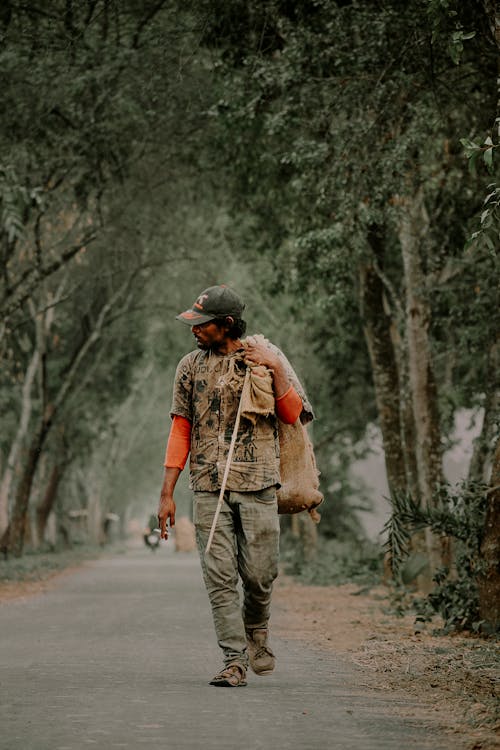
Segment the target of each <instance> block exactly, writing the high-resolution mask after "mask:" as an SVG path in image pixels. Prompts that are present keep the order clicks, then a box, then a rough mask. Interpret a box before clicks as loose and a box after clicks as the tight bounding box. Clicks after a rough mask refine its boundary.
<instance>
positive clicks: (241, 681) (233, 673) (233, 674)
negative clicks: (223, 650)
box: [210, 664, 247, 687]
mask: <svg viewBox="0 0 500 750" xmlns="http://www.w3.org/2000/svg"><path fill="white" fill-rule="evenodd" d="M246 673H247V671H246V669H245V667H244V666H243V665H242V664H228V665H227V667H225V669H223V670H222V672H219V674H216V675H215V677H214V678H213V680H210V685H216V686H217V687H244V686H245V685H246V684H247V681H246V679H245V677H246Z"/></svg>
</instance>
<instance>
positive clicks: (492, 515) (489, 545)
mask: <svg viewBox="0 0 500 750" xmlns="http://www.w3.org/2000/svg"><path fill="white" fill-rule="evenodd" d="M490 484H491V489H490V490H489V492H488V505H487V509H486V519H485V523H484V533H483V541H482V543H481V561H482V563H483V565H484V572H483V573H482V575H481V577H480V579H479V614H480V616H481V619H482V620H484V622H485V625H486V627H485V629H486V630H487V631H489V632H496V631H498V630H499V629H500V439H499V440H498V441H497V445H496V449H495V454H494V456H493V467H492V471H491V481H490Z"/></svg>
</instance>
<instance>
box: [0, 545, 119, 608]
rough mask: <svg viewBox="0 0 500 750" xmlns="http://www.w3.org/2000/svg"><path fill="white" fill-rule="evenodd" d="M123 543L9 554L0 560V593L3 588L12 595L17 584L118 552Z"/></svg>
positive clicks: (41, 579)
mask: <svg viewBox="0 0 500 750" xmlns="http://www.w3.org/2000/svg"><path fill="white" fill-rule="evenodd" d="M122 546H123V545H121V544H120V543H115V544H113V545H111V546H106V547H99V546H91V545H79V546H75V547H73V548H72V549H68V550H60V551H57V550H56V551H53V552H27V553H26V554H24V555H23V556H22V557H18V558H16V557H10V558H8V559H7V560H1V561H0V597H1V596H2V593H3V592H8V593H10V595H12V594H13V593H14V592H15V588H16V586H18V587H22V586H24V587H26V586H29V585H30V584H40V583H43V582H44V581H47V580H49V579H50V578H52V577H53V576H54V575H56V574H57V573H61V572H63V571H64V570H67V569H69V568H74V567H75V566H78V565H81V564H82V563H84V562H86V561H88V560H95V559H97V558H99V557H101V556H102V555H103V554H109V553H110V552H113V553H117V552H120V550H121V548H122Z"/></svg>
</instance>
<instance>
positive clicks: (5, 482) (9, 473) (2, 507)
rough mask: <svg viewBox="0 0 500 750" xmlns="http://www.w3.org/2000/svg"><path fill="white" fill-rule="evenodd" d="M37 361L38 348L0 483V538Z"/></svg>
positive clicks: (24, 434)
mask: <svg viewBox="0 0 500 750" xmlns="http://www.w3.org/2000/svg"><path fill="white" fill-rule="evenodd" d="M39 360H40V352H39V350H38V348H36V349H35V351H34V352H33V355H32V357H31V360H30V363H29V365H28V367H27V369H26V374H25V376H24V383H23V388H22V396H21V414H20V417H19V424H18V427H17V432H16V436H15V438H14V440H13V441H12V443H11V446H10V450H9V455H8V458H7V462H6V465H5V471H4V473H3V475H2V481H1V483H0V537H1V536H2V535H3V533H4V532H5V530H6V528H7V526H8V525H9V496H10V490H11V486H12V479H13V476H14V469H15V466H16V464H17V461H18V457H19V451H20V449H21V446H22V444H23V440H24V438H25V436H26V432H27V430H28V424H29V421H30V416H31V407H32V399H31V390H32V388H33V381H34V379H35V375H36V373H37V370H38V363H39Z"/></svg>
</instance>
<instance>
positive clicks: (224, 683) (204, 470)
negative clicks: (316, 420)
mask: <svg viewBox="0 0 500 750" xmlns="http://www.w3.org/2000/svg"><path fill="white" fill-rule="evenodd" d="M244 307H245V305H244V303H243V301H242V300H241V299H240V297H239V296H238V295H237V294H236V293H235V292H234V291H233V290H232V289H230V288H228V287H226V286H223V285H222V286H212V287H209V288H208V289H205V291H204V292H202V293H201V294H200V296H199V297H198V298H197V300H196V301H195V303H194V304H193V306H192V307H191V308H190V309H188V310H186V311H185V312H183V313H181V314H180V315H178V316H177V319H178V320H180V321H181V322H183V323H186V324H187V325H189V326H191V330H192V333H193V335H194V337H195V339H196V342H197V347H198V348H197V350H195V351H192V352H190V353H189V354H187V355H186V356H185V357H183V359H181V361H180V362H179V365H178V367H177V371H176V375H175V382H174V393H173V402H172V409H171V416H172V419H173V421H172V428H171V431H170V435H169V439H168V444H167V451H166V457H165V477H164V481H163V487H162V490H161V496H160V505H159V509H158V520H159V524H160V529H161V536H162V538H163V539H167V538H168V528H167V524H168V523H170V526H171V527H172V526H174V524H175V502H174V489H175V485H176V483H177V480H178V477H179V475H180V473H181V471H182V469H183V468H184V466H185V463H186V461H187V457H188V454H189V453H190V487H191V489H192V490H193V491H194V506H193V520H194V524H195V527H196V539H197V545H198V549H199V553H200V559H201V565H202V571H203V577H204V581H205V586H206V589H207V592H208V596H209V600H210V604H211V607H212V615H213V619H214V625H215V630H216V635H217V640H218V644H219V646H220V648H221V649H222V652H223V657H224V667H223V669H222V671H221V672H220V673H219V674H217V675H216V676H215V677H214V678H213V679H212V680H211V682H210V684H211V685H215V686H220V687H240V686H243V685H246V672H247V667H248V664H250V667H251V668H252V670H253V671H254V672H255V673H256V674H258V675H266V674H270V673H271V672H272V671H273V669H274V666H275V656H274V654H273V652H272V650H271V647H270V645H269V640H268V621H269V614H270V603H271V591H272V584H273V581H274V579H275V578H276V575H277V572H278V553H279V520H278V508H277V500H276V490H277V488H278V487H279V483H280V475H279V443H278V432H277V419H281V420H282V421H284V422H287V423H290V424H292V423H294V422H295V421H296V420H297V419H298V418H299V417H300V418H301V419H302V421H303V422H307V421H309V420H311V419H312V418H313V414H312V410H311V407H310V405H309V403H308V401H307V399H306V397H305V394H304V392H303V390H302V387H301V385H300V383H299V382H298V380H297V378H296V375H295V373H294V372H293V370H292V368H291V367H290V365H289V363H288V361H287V360H286V358H285V357H284V355H283V354H282V353H281V352H280V351H279V349H277V347H275V346H273V345H272V344H270V343H269V342H266V341H265V340H262V341H261V340H259V337H255V338H249V339H247V340H246V341H244V342H242V341H241V339H240V337H241V336H243V335H244V333H245V330H246V323H245V321H244V320H242V314H243V310H244ZM257 366H261V367H260V370H261V372H262V366H263V367H264V368H266V369H267V370H268V371H269V372H270V373H271V381H272V390H273V393H274V413H271V414H269V415H267V416H263V415H258V416H255V418H254V419H252V420H250V419H245V418H242V419H241V421H240V422H239V426H238V427H237V433H236V441H235V443H234V451H233V453H232V457H231V460H230V462H229V472H228V474H227V482H226V485H225V490H224V492H223V495H222V500H223V501H222V506H221V509H220V515H219V516H218V520H217V524H216V526H215V531H214V535H213V539H212V542H211V546H210V550H209V551H208V552H207V553H206V547H207V541H208V538H209V535H210V530H211V526H212V521H213V519H214V514H215V512H216V508H217V505H218V501H219V495H220V494H221V488H222V483H223V478H224V474H225V469H226V463H227V457H228V453H229V452H230V445H231V442H232V437H233V429H234V426H235V424H236V422H237V415H238V406H239V402H240V397H241V391H242V387H243V383H244V380H245V372H246V370H247V368H248V367H250V368H257ZM264 372H266V371H265V370H264ZM239 578H241V581H242V584H243V607H241V603H240V595H239V591H238V588H237V585H238V579H239Z"/></svg>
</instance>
